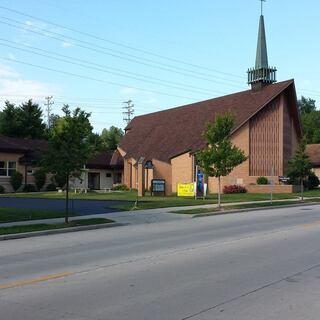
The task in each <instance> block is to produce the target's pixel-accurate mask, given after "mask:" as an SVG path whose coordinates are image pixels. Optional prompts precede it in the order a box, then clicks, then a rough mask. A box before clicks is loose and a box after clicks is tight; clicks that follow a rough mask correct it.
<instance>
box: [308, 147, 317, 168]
mask: <svg viewBox="0 0 320 320" xmlns="http://www.w3.org/2000/svg"><path fill="white" fill-rule="evenodd" d="M306 154H307V155H308V156H309V158H310V161H311V163H312V165H313V166H314V167H318V166H320V144H307V145H306Z"/></svg>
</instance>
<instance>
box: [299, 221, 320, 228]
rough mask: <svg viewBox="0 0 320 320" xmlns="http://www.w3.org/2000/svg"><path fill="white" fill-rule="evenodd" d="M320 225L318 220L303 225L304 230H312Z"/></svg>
mask: <svg viewBox="0 0 320 320" xmlns="http://www.w3.org/2000/svg"><path fill="white" fill-rule="evenodd" d="M318 225H320V220H317V221H314V222H311V223H307V224H303V225H302V226H303V227H304V228H312V227H316V226H318Z"/></svg>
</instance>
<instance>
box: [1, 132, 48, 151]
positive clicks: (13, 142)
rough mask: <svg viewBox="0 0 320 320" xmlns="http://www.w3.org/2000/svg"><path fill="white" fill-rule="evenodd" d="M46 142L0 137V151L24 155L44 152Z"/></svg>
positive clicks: (46, 146) (46, 145)
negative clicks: (29, 152)
mask: <svg viewBox="0 0 320 320" xmlns="http://www.w3.org/2000/svg"><path fill="white" fill-rule="evenodd" d="M47 148H48V142H47V141H46V140H40V139H24V138H12V137H7V136H3V135H0V151H5V152H14V153H15V152H18V153H20V152H21V153H25V152H27V151H36V150H39V151H46V150H47Z"/></svg>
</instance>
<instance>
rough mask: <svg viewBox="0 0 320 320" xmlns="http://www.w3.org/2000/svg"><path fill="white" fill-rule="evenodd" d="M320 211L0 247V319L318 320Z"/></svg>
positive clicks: (154, 225)
mask: <svg viewBox="0 0 320 320" xmlns="http://www.w3.org/2000/svg"><path fill="white" fill-rule="evenodd" d="M319 298H320V206H312V207H311V206H310V207H301V208H290V209H284V208H283V209H274V210H266V211H257V212H248V213H241V214H230V215H223V216H215V217H207V218H198V219H183V220H176V221H170V222H163V223H151V224H140V225H133V226H125V227H119V228H114V229H104V230H95V231H85V232H79V233H72V234H63V235H55V236H47V237H37V238H29V239H21V240H11V241H6V242H1V243H0V319H6V320H18V319H19V320H20V319H23V320H38V319H39V320H46V319H50V320H51V319H52V320H53V319H55V320H57V319H69V320H89V319H90V320H91V319H92V320H93V319H94V320H97V319H101V320H102V319H103V320H129V319H130V320H149V319H150V320H186V319H193V320H209V319H210V320H212V319H234V320H251V319H252V320H253V319H254V320H262V319H268V320H270V319H274V320H276V319H277V320H279V319H290V320H297V319H299V320H300V319H303V320H310V319H314V320H318V319H319V318H320V304H319Z"/></svg>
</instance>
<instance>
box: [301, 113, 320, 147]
mask: <svg viewBox="0 0 320 320" xmlns="http://www.w3.org/2000/svg"><path fill="white" fill-rule="evenodd" d="M301 122H302V128H303V132H304V134H305V139H306V143H320V111H318V110H315V111H311V112H309V113H303V114H301Z"/></svg>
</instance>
